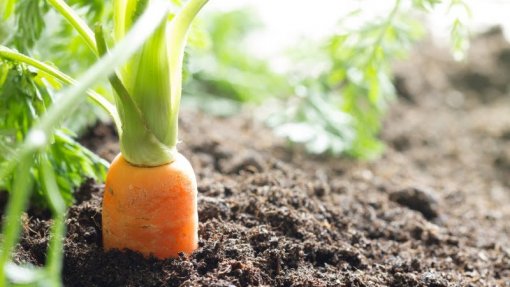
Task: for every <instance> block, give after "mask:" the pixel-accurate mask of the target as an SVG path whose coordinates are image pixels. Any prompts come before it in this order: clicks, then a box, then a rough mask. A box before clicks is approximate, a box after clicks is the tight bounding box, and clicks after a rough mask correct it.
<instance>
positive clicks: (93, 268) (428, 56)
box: [16, 33, 510, 287]
mask: <svg viewBox="0 0 510 287" xmlns="http://www.w3.org/2000/svg"><path fill="white" fill-rule="evenodd" d="M485 46H487V47H485ZM491 49H492V50H491ZM489 50H490V51H489ZM509 50H510V45H508V44H507V43H505V42H504V41H502V40H501V35H500V34H498V33H493V34H491V35H486V36H484V37H482V38H480V39H478V40H477V41H476V42H475V43H474V48H473V53H472V55H471V56H470V59H471V60H472V61H471V62H470V64H454V63H453V62H452V61H451V60H449V59H448V58H446V57H445V58H442V56H440V55H443V54H444V51H442V50H437V49H436V48H433V47H429V46H427V47H425V48H424V49H420V50H419V51H421V52H416V53H415V54H414V55H413V56H412V57H411V58H410V59H409V60H408V61H406V62H404V63H401V64H399V65H398V66H397V67H396V70H397V73H399V75H400V76H399V83H398V85H399V89H400V90H401V91H405V93H404V92H402V94H405V95H406V98H405V99H402V100H401V102H400V103H399V104H396V105H395V106H394V107H393V108H392V109H391V111H390V112H389V114H388V118H387V120H386V123H385V128H384V131H383V135H382V137H383V139H384V140H385V142H386V143H387V145H388V147H387V150H386V153H385V154H384V156H383V157H382V158H381V159H379V160H376V161H374V162H372V163H359V162H354V161H351V160H347V159H328V158H320V157H319V158H316V157H309V156H305V155H303V154H302V153H300V152H298V151H289V150H287V149H285V148H284V144H283V143H282V142H281V141H280V140H278V139H275V138H274V137H273V136H272V135H271V133H270V131H269V130H267V129H265V128H263V127H261V126H260V125H258V124H255V123H253V121H252V120H250V117H249V115H248V113H245V114H244V116H238V117H234V118H228V119H219V118H214V117H211V116H207V115H203V114H200V113H196V112H190V111H185V112H184V113H183V115H182V124H181V131H182V136H181V138H182V143H181V144H180V150H181V151H182V152H183V154H185V155H186V156H187V157H188V158H189V159H190V161H191V162H192V165H193V166H194V168H195V171H196V173H197V177H198V181H199V216H200V222H201V223H200V238H201V239H200V247H199V249H198V250H197V251H196V252H195V253H193V254H192V255H191V256H190V257H185V256H182V257H181V258H179V259H169V260H165V261H157V260H155V259H145V258H143V257H142V256H141V255H139V254H136V253H133V252H120V251H115V252H108V253H104V252H103V251H102V248H101V194H102V186H101V185H97V184H95V183H93V182H88V183H87V184H86V185H84V186H83V187H82V188H81V190H80V192H79V196H78V201H77V203H76V204H75V205H74V206H73V207H72V208H71V209H70V211H69V215H68V220H67V224H68V235H67V238H66V242H65V262H64V282H65V285H66V286H225V287H226V286H430V287H432V286H436V287H438V286H510V241H509V240H508V238H509V235H510V98H509V96H508V93H507V90H506V87H503V86H502V84H501V83H510V57H508V55H507V54H508V51H509ZM481 55H484V56H483V57H482V56H481ZM496 64H497V65H496ZM481 67H485V68H481ZM490 67H493V68H492V69H489V68H490ZM494 67H496V68H494ZM468 74H469V75H472V74H477V75H478V76H477V77H479V78H485V80H484V81H482V82H484V83H483V85H484V87H483V89H482V88H481V87H480V86H479V84H475V83H474V82H473V81H474V80H473V78H472V77H471V76H467V75H468ZM495 75H497V77H496V76H495ZM475 78H476V77H475ZM493 81H494V82H493ZM98 135H99V136H100V138H99V140H98ZM84 141H85V143H86V144H87V145H89V146H91V147H92V148H93V149H94V150H96V151H97V152H98V153H99V154H101V155H102V156H105V157H107V158H109V159H111V158H112V157H113V156H114V155H115V153H116V152H117V149H118V148H117V145H116V144H115V141H116V139H115V138H114V136H112V130H111V128H110V127H108V126H104V125H100V126H98V127H96V129H94V130H93V131H91V133H90V135H89V136H88V137H87V138H86V139H85V140H84ZM23 220H24V222H25V232H24V235H23V239H22V242H21V244H20V248H19V251H18V253H17V258H16V260H17V261H21V262H30V263H33V264H36V265H41V264H43V262H44V257H45V248H46V244H47V241H48V234H47V233H48V232H47V230H48V227H49V224H50V222H49V221H47V220H45V219H44V218H38V217H36V216H27V217H26V218H24V219H23Z"/></svg>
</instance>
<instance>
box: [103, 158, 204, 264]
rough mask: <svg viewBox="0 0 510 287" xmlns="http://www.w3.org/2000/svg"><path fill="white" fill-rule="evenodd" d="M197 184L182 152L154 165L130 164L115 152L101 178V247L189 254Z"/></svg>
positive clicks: (194, 227)
mask: <svg viewBox="0 0 510 287" xmlns="http://www.w3.org/2000/svg"><path fill="white" fill-rule="evenodd" d="M197 231H198V216H197V184H196V180H195V174H194V172H193V169H192V167H191V165H190V163H189V162H188V160H187V159H186V158H185V157H184V156H182V155H181V154H179V155H177V156H176V158H175V160H174V161H173V162H172V163H169V164H165V165H161V166H157V167H138V166H134V165H131V164H130V163H129V162H127V161H126V160H125V159H124V157H123V156H122V155H121V154H119V155H118V156H117V157H116V158H115V159H114V160H113V162H112V164H111V166H110V170H109V172H108V176H107V178H106V185H105V193H104V199H103V238H104V240H103V245H104V249H106V250H110V249H114V248H116V249H125V248H127V249H131V250H135V251H138V252H140V253H142V254H144V255H147V256H148V255H154V256H155V257H158V258H167V257H176V256H178V253H179V252H184V253H187V254H190V253H191V252H193V250H195V249H196V248H197V242H198V236H197Z"/></svg>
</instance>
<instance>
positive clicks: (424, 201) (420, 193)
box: [389, 187, 439, 220]
mask: <svg viewBox="0 0 510 287" xmlns="http://www.w3.org/2000/svg"><path fill="white" fill-rule="evenodd" d="M389 198H390V200H391V201H394V202H397V203H398V204H400V205H403V206H405V207H407V208H409V209H412V210H416V211H418V212H420V213H421V214H423V216H424V217H425V218H426V219H428V220H432V219H436V218H437V217H438V216H439V206H438V200H437V195H436V194H435V193H434V191H432V190H430V189H427V188H422V187H409V188H404V189H402V190H399V191H396V192H392V193H391V194H390V196H389Z"/></svg>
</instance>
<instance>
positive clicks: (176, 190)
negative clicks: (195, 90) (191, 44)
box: [95, 0, 208, 259]
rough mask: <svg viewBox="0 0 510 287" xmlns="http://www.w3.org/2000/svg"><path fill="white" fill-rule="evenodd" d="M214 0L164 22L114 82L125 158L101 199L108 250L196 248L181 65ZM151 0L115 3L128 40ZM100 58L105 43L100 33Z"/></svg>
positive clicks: (171, 252) (168, 253) (198, 0)
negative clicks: (182, 127) (196, 21)
mask: <svg viewBox="0 0 510 287" xmlns="http://www.w3.org/2000/svg"><path fill="white" fill-rule="evenodd" d="M207 1H208V0H190V1H188V2H186V4H185V6H184V7H183V8H182V10H181V11H179V12H178V13H177V14H176V15H175V16H174V17H170V19H169V21H168V22H164V23H162V24H161V25H160V26H159V27H158V29H157V30H156V31H155V32H154V34H153V35H152V36H151V38H149V39H148V40H147V42H146V43H145V44H144V46H143V47H142V49H141V50H140V51H139V52H138V53H137V54H135V55H134V57H133V58H132V59H131V60H130V61H129V63H127V64H126V65H125V66H124V67H123V68H122V69H120V74H119V75H117V74H114V75H112V76H111V77H110V83H111V84H112V87H113V89H114V90H115V96H116V97H115V104H116V106H117V108H118V111H119V120H120V123H121V128H120V129H119V137H120V150H121V153H120V154H119V155H118V156H117V157H116V158H115V159H114V160H113V162H112V164H111V166H110V168H109V171H108V174H107V177H106V184H105V191H104V196H103V214H102V224H103V247H104V249H105V250H106V251H108V250H111V249H120V250H122V249H130V250H134V251H138V252H140V253H142V254H143V255H145V256H150V255H152V256H155V257H157V258H160V259H164V258H169V257H177V256H178V254H179V252H184V253H186V254H190V253H192V252H193V251H194V250H195V249H196V248H197V246H198V243H197V242H198V214H197V183H196V179H195V173H194V172H193V168H192V167H191V164H190V163H189V162H188V160H187V159H186V158H185V157H184V156H182V155H181V154H180V153H179V152H178V151H177V142H178V139H177V138H178V137H177V134H178V133H177V131H178V114H179V104H180V98H181V93H182V91H181V90H182V61H183V56H184V47H185V43H186V37H187V34H188V31H189V28H190V25H191V22H192V20H193V18H194V17H195V16H196V14H197V13H198V12H199V11H200V9H201V8H202V7H203V6H204V5H205V3H206V2H207ZM151 2H152V0H146V1H139V0H114V6H115V9H114V29H115V31H114V35H115V38H116V40H120V39H122V37H124V35H125V33H126V32H127V31H128V30H129V29H130V27H131V25H132V24H133V22H134V21H135V20H136V17H137V15H139V14H140V11H138V10H140V9H143V8H144V7H145V5H151ZM95 35H96V43H97V48H98V52H99V54H100V55H103V54H105V53H106V50H107V48H106V41H105V40H104V36H103V32H102V29H101V27H100V26H98V27H97V29H96V33H95Z"/></svg>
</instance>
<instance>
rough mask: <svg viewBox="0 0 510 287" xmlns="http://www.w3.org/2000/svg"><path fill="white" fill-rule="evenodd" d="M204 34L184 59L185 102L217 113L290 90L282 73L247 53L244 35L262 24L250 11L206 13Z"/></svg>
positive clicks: (246, 35)
mask: <svg viewBox="0 0 510 287" xmlns="http://www.w3.org/2000/svg"><path fill="white" fill-rule="evenodd" d="M202 25H203V26H204V27H205V29H206V34H205V35H204V34H202V35H201V39H202V46H201V47H198V48H197V45H195V49H192V50H191V51H190V52H189V53H190V54H192V57H191V58H192V59H193V60H192V61H188V72H189V74H190V75H189V76H190V77H189V80H188V82H187V85H186V87H185V93H186V95H187V98H186V100H187V101H188V102H190V101H193V103H194V104H197V105H199V106H200V107H201V108H202V109H205V110H206V111H208V112H211V113H213V114H219V115H228V114H232V113H234V112H236V111H237V110H238V109H239V107H240V104H242V103H254V104H260V103H262V102H263V101H264V100H267V99H269V98H274V97H282V96H285V95H288V94H289V93H290V87H289V85H288V81H287V79H286V77H285V76H284V75H281V74H277V73H275V72H274V71H273V70H272V69H271V67H270V65H269V63H268V61H267V60H264V59H261V58H259V57H257V56H255V55H252V54H250V53H249V52H247V51H248V50H249V47H248V45H249V43H248V41H247V40H248V37H249V36H250V35H251V34H252V33H254V32H256V31H257V30H258V29H259V28H261V27H262V24H261V22H260V21H259V20H258V18H257V17H256V14H255V13H253V11H251V10H233V11H229V12H221V13H220V12H216V13H213V14H209V15H208V17H206V18H205V19H204V21H203V23H202Z"/></svg>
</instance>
